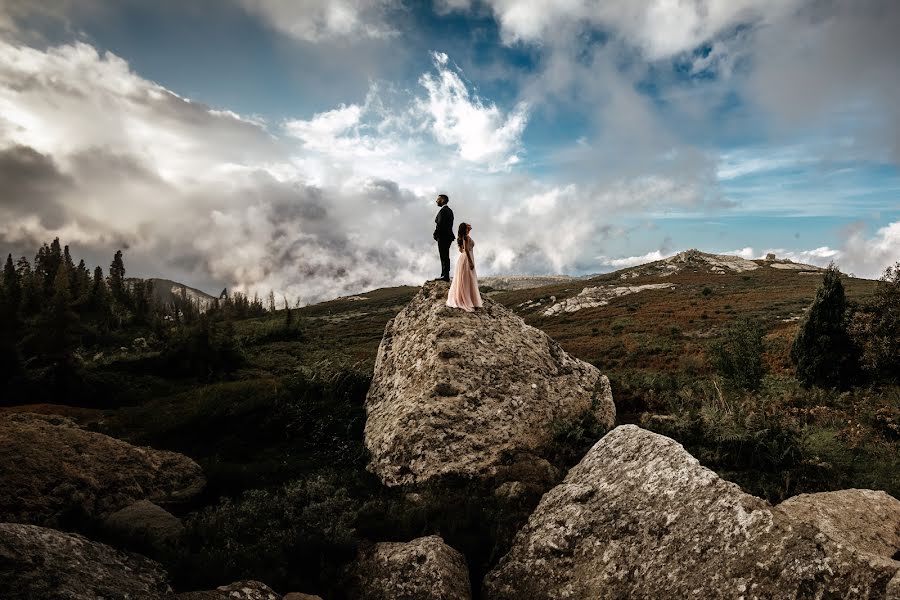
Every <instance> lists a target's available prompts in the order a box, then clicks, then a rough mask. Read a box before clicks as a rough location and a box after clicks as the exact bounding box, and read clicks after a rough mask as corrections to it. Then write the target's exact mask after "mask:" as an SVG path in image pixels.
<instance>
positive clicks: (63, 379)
mask: <svg viewBox="0 0 900 600" xmlns="http://www.w3.org/2000/svg"><path fill="white" fill-rule="evenodd" d="M41 321H42V323H41V334H40V335H41V337H42V338H43V343H42V346H43V347H42V351H43V352H42V354H43V356H44V358H45V359H46V360H47V361H48V362H49V364H50V366H51V368H52V370H53V376H54V381H55V383H56V386H57V387H58V388H60V389H64V388H66V387H67V385H68V382H69V381H70V380H71V378H72V374H73V373H74V370H75V360H74V352H75V348H76V346H77V341H78V340H77V337H76V333H77V331H78V315H77V314H76V313H75V311H74V310H72V291H71V289H70V288H69V273H68V272H67V270H66V269H64V268H61V269H59V270H58V272H57V276H56V279H55V281H54V284H53V297H52V298H51V300H50V303H49V304H48V306H47V309H46V311H45V312H44V314H43V315H42V319H41Z"/></svg>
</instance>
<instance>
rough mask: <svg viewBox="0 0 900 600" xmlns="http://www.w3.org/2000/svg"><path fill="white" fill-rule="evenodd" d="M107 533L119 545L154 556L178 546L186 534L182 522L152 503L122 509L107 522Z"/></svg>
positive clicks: (105, 530)
mask: <svg viewBox="0 0 900 600" xmlns="http://www.w3.org/2000/svg"><path fill="white" fill-rule="evenodd" d="M102 528H103V531H104V533H105V534H106V535H107V536H108V537H109V538H110V540H115V541H117V542H118V543H119V544H121V545H123V546H125V547H127V548H129V549H133V550H136V551H140V552H145V553H147V554H150V555H158V554H160V553H161V552H163V551H165V550H166V549H169V548H172V547H174V546H176V545H177V544H178V542H179V540H180V539H181V536H182V534H183V533H184V526H183V525H182V524H181V521H180V520H179V519H178V518H177V517H175V516H173V515H172V514H171V513H169V512H168V511H166V510H165V509H163V508H160V507H159V506H157V505H156V504H153V503H152V502H150V501H149V500H138V501H137V502H135V503H133V504H130V505H128V506H126V507H125V508H123V509H121V510H118V511H116V512H114V513H112V514H111V515H109V516H108V517H106V519H104V520H103V524H102Z"/></svg>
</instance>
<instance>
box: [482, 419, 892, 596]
mask: <svg viewBox="0 0 900 600" xmlns="http://www.w3.org/2000/svg"><path fill="white" fill-rule="evenodd" d="M883 500H884V499H883V498H875V499H874V501H873V499H872V498H870V497H867V496H864V495H857V496H856V500H855V502H856V506H857V507H858V508H860V509H861V510H865V509H864V506H865V505H870V506H873V510H874V511H876V513H878V514H889V521H888V523H896V519H897V518H898V516H897V513H896V512H895V511H896V508H895V507H893V503H892V502H885V501H883ZM894 502H896V501H894ZM799 503H800V502H799V501H798V502H797V504H799ZM795 508H798V507H797V505H795ZM798 511H799V509H798ZM829 512H830V509H827V510H826V509H822V510H821V511H820V514H826V513H829ZM822 521H823V519H819V518H815V519H810V518H798V517H797V516H796V515H795V514H792V510H791V507H790V506H788V507H783V506H782V507H779V508H773V507H772V506H771V505H769V504H768V503H767V502H766V501H764V500H762V499H760V498H756V497H754V496H751V495H749V494H746V493H744V492H743V491H741V489H740V488H739V487H738V486H736V485H734V484H732V483H728V482H726V481H724V480H722V479H720V478H719V477H718V476H717V475H716V474H715V473H713V472H712V471H710V470H708V469H706V468H704V467H701V466H700V464H699V463H698V462H697V460H696V459H694V458H693V457H692V456H691V455H690V454H688V453H687V452H686V451H685V450H684V448H682V447H681V445H679V444H678V443H677V442H675V441H674V440H671V439H669V438H666V437H664V436H661V435H658V434H655V433H651V432H649V431H646V430H643V429H640V428H638V427H636V426H634V425H623V426H621V427H618V428H616V429H615V430H614V431H612V432H611V433H609V434H607V435H606V436H605V437H604V438H603V439H601V440H600V441H599V442H598V443H597V444H595V445H594V447H593V448H592V449H591V450H590V451H589V452H588V454H587V455H586V456H585V457H584V459H583V460H582V461H581V462H580V463H579V464H578V465H577V466H575V467H574V468H573V469H572V470H571V471H570V472H569V474H568V476H567V477H566V478H565V480H564V482H563V483H562V484H560V485H558V486H557V487H555V488H554V489H552V490H551V491H550V492H548V493H547V494H545V496H544V498H543V499H542V500H541V503H540V504H539V505H538V508H537V509H536V510H535V512H534V514H533V515H532V516H531V518H530V519H529V521H528V523H527V525H526V526H525V527H524V528H523V529H522V530H520V532H519V533H518V535H517V536H516V540H515V542H514V544H513V547H512V549H511V550H510V552H509V553H508V554H507V555H506V556H505V557H504V558H503V559H502V560H501V561H500V563H499V565H498V566H497V567H496V568H495V570H494V571H492V572H491V573H490V574H489V575H488V577H487V578H486V580H485V585H484V589H485V596H486V598H489V599H490V600H501V599H513V598H515V599H516V600H518V599H520V598H532V599H535V600H537V599H543V598H547V599H549V598H571V599H582V598H583V599H587V598H591V599H594V598H688V597H691V598H741V597H743V598H746V599H748V600H749V599H750V598H822V597H828V598H885V597H896V596H891V594H893V593H895V592H894V591H889V590H894V589H896V590H897V591H900V587H896V584H897V583H898V582H900V578H898V579H895V580H894V582H893V583H892V582H891V579H892V578H894V577H895V575H897V573H898V570H900V562H897V561H895V560H891V559H890V558H883V557H882V556H876V555H874V554H871V553H868V552H863V551H860V549H859V548H858V547H857V546H855V545H854V544H855V543H856V541H854V540H855V538H854V536H853V535H845V534H836V533H834V531H832V532H830V533H829V530H828V527H830V526H827V527H826V526H823V525H822V524H821V522H822ZM832 525H833V526H834V528H835V529H837V530H839V529H842V528H844V526H845V525H849V526H850V527H851V528H852V527H853V523H852V522H851V523H849V524H843V523H840V522H838V521H833V522H832ZM871 525H872V524H871V523H869V524H868V525H866V528H870V526H871ZM882 554H883V552H882Z"/></svg>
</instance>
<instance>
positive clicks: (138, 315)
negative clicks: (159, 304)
mask: <svg viewBox="0 0 900 600" xmlns="http://www.w3.org/2000/svg"><path fill="white" fill-rule="evenodd" d="M152 295H153V282H152V281H148V280H146V279H135V280H134V285H133V286H132V290H131V296H132V304H133V306H134V320H135V322H136V323H140V324H142V325H147V324H149V323H150V317H151V311H152Z"/></svg>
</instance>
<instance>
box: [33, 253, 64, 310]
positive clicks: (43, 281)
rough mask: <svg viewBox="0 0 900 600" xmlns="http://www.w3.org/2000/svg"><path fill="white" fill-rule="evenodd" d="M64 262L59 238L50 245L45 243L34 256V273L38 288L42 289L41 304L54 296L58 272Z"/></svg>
mask: <svg viewBox="0 0 900 600" xmlns="http://www.w3.org/2000/svg"><path fill="white" fill-rule="evenodd" d="M62 263H63V256H62V247H61V246H60V244H59V238H55V239H54V240H53V241H52V242H51V243H50V244H49V245H47V244H44V245H43V246H41V248H40V249H39V250H38V253H37V255H36V256H35V257H34V274H35V277H36V278H37V280H38V281H36V282H35V283H36V284H37V286H36V288H37V289H38V290H40V299H39V304H41V305H43V304H44V303H45V302H47V301H49V300H50V299H51V298H52V297H53V293H54V284H55V281H56V273H57V271H59V267H60V265H62Z"/></svg>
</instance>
